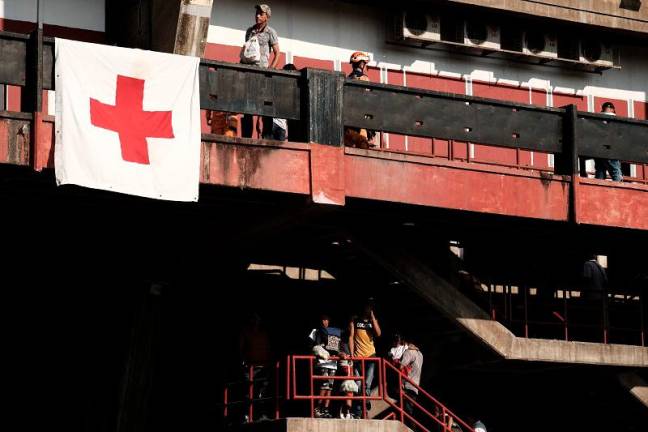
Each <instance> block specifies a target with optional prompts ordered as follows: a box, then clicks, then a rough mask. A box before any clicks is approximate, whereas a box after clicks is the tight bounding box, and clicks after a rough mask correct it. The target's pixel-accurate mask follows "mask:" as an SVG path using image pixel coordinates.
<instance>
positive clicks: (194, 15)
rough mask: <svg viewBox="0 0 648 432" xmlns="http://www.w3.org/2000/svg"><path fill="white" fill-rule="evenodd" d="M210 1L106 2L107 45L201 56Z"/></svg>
mask: <svg viewBox="0 0 648 432" xmlns="http://www.w3.org/2000/svg"><path fill="white" fill-rule="evenodd" d="M212 3H213V0H141V1H140V2H132V1H130V0H111V1H109V2H106V37H107V41H108V43H110V44H116V45H118V46H124V47H131V48H142V49H150V50H154V51H161V52H168V53H175V54H183V55H192V56H197V57H202V56H203V55H204V53H205V45H206V44H207V31H208V30H209V19H210V17H211V9H212Z"/></svg>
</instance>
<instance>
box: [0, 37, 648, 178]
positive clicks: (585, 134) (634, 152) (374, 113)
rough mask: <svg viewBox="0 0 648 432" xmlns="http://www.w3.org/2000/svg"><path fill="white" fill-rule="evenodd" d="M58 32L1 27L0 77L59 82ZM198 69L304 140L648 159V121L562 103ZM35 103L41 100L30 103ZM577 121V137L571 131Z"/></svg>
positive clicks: (324, 74) (239, 106) (310, 75)
mask: <svg viewBox="0 0 648 432" xmlns="http://www.w3.org/2000/svg"><path fill="white" fill-rule="evenodd" d="M2 41H7V43H6V44H3V43H2ZM52 42H53V41H52V39H51V38H43V37H38V34H37V32H35V33H33V34H31V35H21V34H14V33H8V32H0V57H2V56H3V55H11V56H13V57H14V61H12V62H5V63H4V64H3V66H2V67H1V68H0V84H12V85H21V86H28V87H29V91H28V92H27V95H28V96H29V97H27V98H24V99H30V98H32V97H33V98H37V97H40V96H39V95H40V93H39V92H38V91H36V90H38V89H42V88H46V89H47V88H52V87H53V84H54V83H53V82H51V81H52V79H51V77H52V76H53V73H52V72H53V67H54V65H53V58H52V57H53V53H52V51H53V50H52ZM16 44H18V45H20V47H17V46H16ZM37 53H40V54H37ZM37 55H42V58H43V61H42V62H41V63H42V65H43V66H42V67H43V73H42V76H41V77H40V78H39V79H35V78H33V77H32V78H30V79H29V80H26V79H25V78H24V77H26V76H31V75H29V74H27V72H28V70H27V69H28V68H29V67H30V66H28V65H30V64H33V63H34V59H35V58H36V56H37ZM200 69H201V73H200V76H201V107H202V108H203V109H209V110H222V111H229V112H243V113H249V114H257V115H266V116H275V117H280V118H286V119H293V120H296V121H300V122H302V123H304V125H303V126H305V127H304V130H305V131H307V132H306V135H307V136H305V137H303V139H304V140H305V141H306V142H310V141H312V142H319V143H327V142H328V143H330V144H332V145H342V131H341V129H342V128H343V127H344V126H353V127H362V128H374V129H375V130H381V131H390V132H394V133H400V134H404V135H410V136H424V137H431V138H442V139H448V140H458V141H465V142H470V143H476V144H484V145H492V146H498V147H508V148H515V149H528V150H532V151H539V152H547V153H554V154H558V155H561V156H562V157H563V159H570V158H571V157H572V156H573V155H577V156H581V157H603V158H608V159H619V160H624V161H633V162H636V163H648V152H646V143H647V142H648V122H647V121H640V120H634V119H627V118H622V117H614V118H613V117H610V116H603V115H597V114H594V113H584V112H577V113H576V115H575V116H574V117H572V116H570V114H569V112H568V111H569V110H566V109H563V108H549V107H539V106H534V105H529V104H522V103H515V102H510V101H502V100H495V99H488V98H482V97H476V96H467V95H462V94H451V93H444V92H438V91H433V90H424V89H417V88H412V87H405V86H397V85H391V84H378V83H368V82H364V81H359V80H350V79H345V78H343V76H342V75H341V74H340V73H339V72H332V71H323V70H315V69H306V70H304V71H301V72H293V71H280V70H273V69H263V68H259V67H255V66H250V65H242V64H235V63H228V62H222V61H214V60H207V59H202V60H201V68H200ZM309 71H310V72H309ZM34 75H35V74H34ZM21 77H23V78H21ZM227 83H231V85H229V84H227ZM242 95H243V96H244V97H242ZM24 96H25V95H24ZM343 96H344V97H343ZM31 105H34V106H38V104H36V103H29V104H27V105H26V106H31ZM313 107H316V108H317V109H313ZM385 107H390V109H389V110H388V111H389V112H387V110H386V108H385ZM320 112H322V113H323V114H322V115H321V116H320V115H318V113H320ZM324 114H325V115H324ZM570 125H571V126H573V129H574V134H573V135H574V140H571V139H567V138H569V137H568V136H567V135H568V134H567V132H566V131H567V130H569V129H570V128H569V127H566V126H570ZM338 129H339V130H338ZM326 137H328V138H330V139H329V140H326V139H324V138H326ZM571 141H575V142H573V143H572V142H571ZM603 144H605V145H603ZM572 146H573V147H574V149H573V150H574V151H572V148H571V147H572ZM557 166H560V168H561V170H562V171H565V172H560V174H566V175H571V174H573V172H571V171H570V170H565V168H564V167H565V166H568V167H571V166H573V165H572V164H569V163H566V164H558V165H557Z"/></svg>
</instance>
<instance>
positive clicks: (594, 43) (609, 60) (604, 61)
mask: <svg viewBox="0 0 648 432" xmlns="http://www.w3.org/2000/svg"><path fill="white" fill-rule="evenodd" d="M580 62H581V63H587V64H590V65H593V66H600V67H612V66H614V63H615V55H614V47H613V46H612V45H611V44H607V43H602V42H601V41H598V40H596V39H585V40H582V41H581V43H580Z"/></svg>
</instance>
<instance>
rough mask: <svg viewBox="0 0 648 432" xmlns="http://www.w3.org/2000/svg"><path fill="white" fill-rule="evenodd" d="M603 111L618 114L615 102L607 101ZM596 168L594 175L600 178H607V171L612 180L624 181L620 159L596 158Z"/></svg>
mask: <svg viewBox="0 0 648 432" xmlns="http://www.w3.org/2000/svg"><path fill="white" fill-rule="evenodd" d="M601 112H602V113H603V114H607V115H611V116H616V109H615V108H614V104H613V103H612V102H605V103H604V104H603V105H602V106H601ZM594 170H595V175H594V176H595V177H596V178H597V179H599V180H605V178H606V176H607V173H608V172H609V173H610V177H612V180H614V181H617V182H620V181H623V176H622V174H621V162H620V161H619V160H618V159H603V158H595V159H594Z"/></svg>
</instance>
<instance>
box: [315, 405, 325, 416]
mask: <svg viewBox="0 0 648 432" xmlns="http://www.w3.org/2000/svg"><path fill="white" fill-rule="evenodd" d="M314 414H315V417H317V418H322V417H324V415H323V414H324V413H323V410H322V409H320V407H315V412H314Z"/></svg>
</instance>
